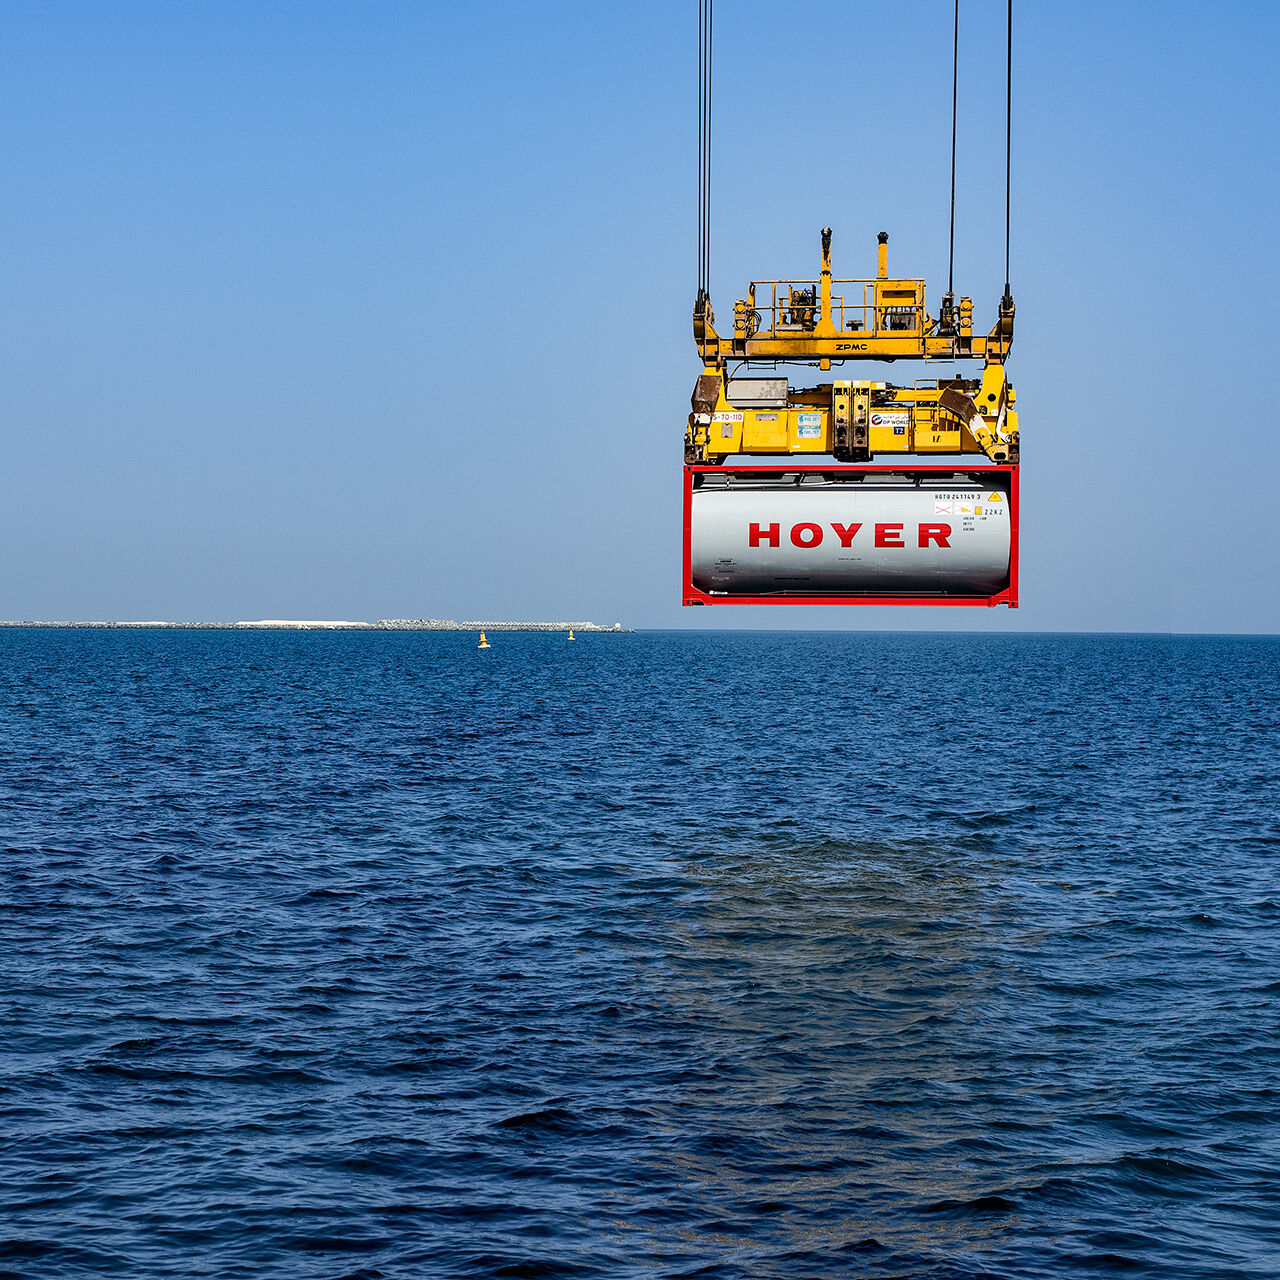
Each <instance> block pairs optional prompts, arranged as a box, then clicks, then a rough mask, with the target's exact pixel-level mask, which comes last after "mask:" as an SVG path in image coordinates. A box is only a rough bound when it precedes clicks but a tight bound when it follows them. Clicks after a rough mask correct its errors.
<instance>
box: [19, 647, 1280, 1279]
mask: <svg viewBox="0 0 1280 1280" xmlns="http://www.w3.org/2000/svg"><path fill="white" fill-rule="evenodd" d="M492 639H493V648H492V649H491V650H489V651H487V652H484V653H481V652H477V650H476V648H475V637H474V636H471V635H465V634H457V635H440V634H412V633H410V634H397V633H391V634H360V633H341V632H339V633H303V634H294V633H264V634H237V633H223V632H190V633H186V632H179V633H165V632H110V631H105V632H104V631H6V632H0V659H2V661H0V761H2V765H0V825H2V828H3V829H2V831H0V836H2V841H0V843H2V845H3V860H2V862H0V908H3V909H2V910H0V1009H2V1010H3V1026H4V1035H3V1038H2V1039H0V1109H2V1116H3V1123H2V1124H0V1204H2V1217H0V1276H3V1277H80V1276H137V1277H147V1278H152V1277H206V1276H208V1277H214V1276H216V1277H224V1276H225V1277H254V1278H255V1280H257V1278H269V1277H302V1278H306V1280H311V1278H313V1277H314V1278H316V1280H321V1278H323V1280H340V1278H344V1277H345V1278H346V1280H356V1278H357V1277H359V1278H360V1280H373V1278H375V1277H387V1278H395V1280H411V1278H412V1280H419V1278H422V1277H450V1278H452V1277H464V1278H465V1277H489V1276H495V1277H496V1276H524V1277H559V1276H565V1277H589V1276H602V1277H603V1276H607V1277H622V1278H629V1277H652V1276H658V1277H692V1276H698V1277H742V1278H744V1280H746V1278H747V1277H750V1278H751V1280H760V1278H768V1280H772V1278H774V1277H776V1278H778V1280H782V1278H784V1277H785V1278H786V1280H794V1278H796V1277H835V1276H839V1277H846V1276H854V1277H857V1276H869V1277H889V1276H895V1277H937V1278H944V1277H945V1278H957V1280H958V1278H968V1277H1000V1278H1005V1277H1007V1278H1009V1280H1013V1278H1020V1277H1026V1278H1027V1280H1032V1278H1033V1277H1034V1278H1035V1280H1042V1278H1043V1277H1052V1276H1096V1275H1104V1274H1110V1273H1113V1272H1118V1273H1124V1274H1128V1275H1134V1276H1148V1275H1149V1276H1160V1277H1188V1278H1190V1277H1275V1276H1277V1275H1280V1125H1278V1124H1277V1120H1278V1119H1280V1115H1278V1106H1277V1104H1278V1103H1280V865H1278V863H1280V733H1278V730H1280V697H1278V696H1277V695H1278V690H1280V640H1277V639H1274V638H1271V639H1268V638H1257V639H1251V638H1162V637H1126V636H997V635H989V636H982V635H963V636H961V635H884V634H841V635H835V634H785V635H779V634H772V635H770V634H760V633H756V634H751V633H741V634H699V633H666V634H662V633H655V634H638V635H602V636H594V635H592V636H580V637H579V639H578V640H577V641H575V642H574V643H573V644H569V643H567V642H566V640H565V639H564V637H563V636H556V635H549V636H548V635H507V634H503V635H498V636H494V637H492Z"/></svg>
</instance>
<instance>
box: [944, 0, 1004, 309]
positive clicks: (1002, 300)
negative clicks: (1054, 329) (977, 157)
mask: <svg viewBox="0 0 1280 1280" xmlns="http://www.w3.org/2000/svg"><path fill="white" fill-rule="evenodd" d="M957 2H958V0H957ZM1012 138H1013V0H1009V7H1008V18H1007V20H1006V23H1005V64H1004V297H1003V298H1002V299H1001V302H1000V306H1001V308H1002V309H1004V308H1008V307H1011V306H1012V305H1013V294H1012V293H1011V292H1010V290H1009V177H1010V174H1011V172H1012V163H1011V156H1012Z"/></svg>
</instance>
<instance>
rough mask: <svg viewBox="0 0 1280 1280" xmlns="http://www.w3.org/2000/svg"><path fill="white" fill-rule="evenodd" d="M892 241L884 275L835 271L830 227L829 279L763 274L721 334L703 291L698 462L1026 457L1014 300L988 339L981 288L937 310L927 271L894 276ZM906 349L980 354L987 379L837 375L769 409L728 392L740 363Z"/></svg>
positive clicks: (693, 421)
mask: <svg viewBox="0 0 1280 1280" xmlns="http://www.w3.org/2000/svg"><path fill="white" fill-rule="evenodd" d="M888 239H889V237H888V235H887V234H885V233H883V232H882V233H881V235H880V242H879V251H878V262H877V268H878V269H877V274H876V276H875V278H874V279H872V280H833V279H832V276H831V230H830V228H826V229H824V230H823V232H822V268H821V272H820V274H819V276H818V279H817V280H755V281H752V282H751V286H750V288H749V289H748V291H747V296H746V297H745V298H740V299H739V300H738V301H737V302H735V303H734V323H733V336H732V337H728V338H724V337H721V336H720V334H719V333H718V332H717V331H716V328H715V317H714V313H713V312H712V309H711V304H710V301H709V300H708V299H706V298H700V299H699V302H698V304H697V306H695V309H694V316H693V331H694V340H695V342H696V344H697V347H698V351H699V354H700V355H701V356H702V362H703V371H702V375H701V376H700V377H699V378H698V382H697V385H696V387H695V389H694V393H693V412H692V413H691V414H690V415H689V423H688V428H687V430H686V433H685V460H686V461H687V462H691V463H718V462H722V461H723V460H724V459H725V458H726V457H728V456H730V455H731V454H806V453H810V454H829V455H834V457H835V458H836V459H837V460H838V461H851V462H860V461H865V460H867V459H870V458H872V457H874V456H875V455H876V454H880V453H909V454H931V453H932V454H955V453H985V454H986V455H987V457H988V458H990V459H991V460H992V461H993V462H1017V461H1018V414H1017V410H1016V409H1015V408H1014V398H1015V397H1014V391H1013V387H1012V386H1010V385H1009V383H1008V380H1007V379H1006V377H1005V372H1004V361H1005V359H1006V357H1007V356H1008V354H1009V351H1010V348H1011V347H1012V345H1013V317H1014V308H1013V299H1012V298H1009V297H1005V298H1003V299H1002V300H1001V304H1000V310H999V315H998V318H997V320H996V323H995V326H994V327H993V328H992V329H991V331H990V333H988V334H987V335H986V336H985V337H983V336H981V335H979V336H977V337H975V336H974V334H973V300H972V299H971V298H961V299H959V301H958V302H957V301H956V300H955V298H954V297H953V296H952V295H951V294H947V295H946V296H945V297H944V298H943V300H942V305H941V307H940V309H939V313H938V316H937V317H933V316H930V315H929V314H928V312H927V311H926V309H925V282H924V281H923V280H919V279H911V278H904V277H894V278H891V277H890V276H889V272H888ZM833 286H840V287H841V288H842V290H843V291H842V292H840V293H836V292H834V291H833ZM766 290H767V294H766V293H765V291H766ZM858 290H861V293H860V294H859V293H858ZM766 296H767V299H768V300H767V301H765V300H764V298H765V297H766ZM850 296H852V297H854V298H855V299H856V298H859V297H860V299H861V300H860V301H848V300H847V299H848V298H849V297H850ZM902 359H908V360H911V359H914V360H972V359H981V360H983V361H984V368H983V373H982V377H981V379H967V380H966V379H960V378H953V379H950V380H941V381H933V382H924V383H921V382H917V383H916V384H915V386H914V387H896V386H894V385H893V384H892V383H886V382H857V381H836V382H832V383H828V384H824V385H822V386H818V387H813V388H810V389H808V390H797V391H791V392H789V394H788V396H787V403H786V405H785V406H781V405H779V406H777V407H773V408H767V409H763V408H745V407H744V408H739V407H737V406H735V405H733V404H731V403H730V401H729V399H728V394H727V393H728V389H729V376H728V366H729V363H730V362H733V363H734V364H735V365H736V364H738V363H739V362H748V363H749V362H751V361H771V362H805V363H817V364H818V366H819V368H820V369H823V370H828V369H830V368H831V366H832V364H833V363H836V364H841V363H843V362H844V361H846V360H902Z"/></svg>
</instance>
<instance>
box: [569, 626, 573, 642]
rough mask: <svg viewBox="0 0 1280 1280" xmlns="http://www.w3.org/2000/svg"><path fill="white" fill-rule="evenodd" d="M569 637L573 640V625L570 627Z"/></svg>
mask: <svg viewBox="0 0 1280 1280" xmlns="http://www.w3.org/2000/svg"><path fill="white" fill-rule="evenodd" d="M569 639H570V640H572V639H573V628H572V627H570V628H569Z"/></svg>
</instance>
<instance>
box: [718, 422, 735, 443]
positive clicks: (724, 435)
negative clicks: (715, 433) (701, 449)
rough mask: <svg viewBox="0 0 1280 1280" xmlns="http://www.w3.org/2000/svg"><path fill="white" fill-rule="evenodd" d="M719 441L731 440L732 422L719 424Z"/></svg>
mask: <svg viewBox="0 0 1280 1280" xmlns="http://www.w3.org/2000/svg"><path fill="white" fill-rule="evenodd" d="M720 439H721V440H732V439H733V423H732V422H722V423H721V424H720Z"/></svg>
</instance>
